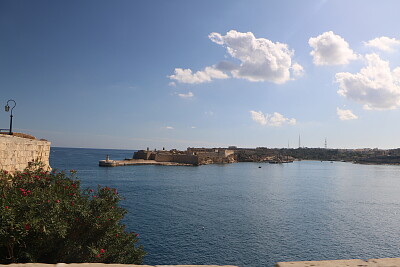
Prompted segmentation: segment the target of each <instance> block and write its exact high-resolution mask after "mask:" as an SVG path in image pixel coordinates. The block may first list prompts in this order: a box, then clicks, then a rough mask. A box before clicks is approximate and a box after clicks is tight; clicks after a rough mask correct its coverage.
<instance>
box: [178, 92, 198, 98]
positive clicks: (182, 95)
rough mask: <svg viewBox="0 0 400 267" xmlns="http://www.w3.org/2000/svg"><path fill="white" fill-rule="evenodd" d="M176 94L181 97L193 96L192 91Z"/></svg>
mask: <svg viewBox="0 0 400 267" xmlns="http://www.w3.org/2000/svg"><path fill="white" fill-rule="evenodd" d="M178 96H179V97H181V98H191V97H193V96H194V94H193V93H192V92H189V93H187V94H178Z"/></svg>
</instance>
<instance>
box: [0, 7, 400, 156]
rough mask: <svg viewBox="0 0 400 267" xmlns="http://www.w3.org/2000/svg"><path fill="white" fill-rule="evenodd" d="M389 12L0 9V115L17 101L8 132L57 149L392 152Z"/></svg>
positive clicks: (399, 39) (399, 103)
mask: <svg viewBox="0 0 400 267" xmlns="http://www.w3.org/2000/svg"><path fill="white" fill-rule="evenodd" d="M398 10H400V2H399V1H386V0H385V1H378V0H376V1H372V0H352V1H348V0H332V1H330V0H303V1H296V0H291V1H289V0H279V1H278V0H276V1H265V0H260V1H256V0H249V1H236V0H201V1H200V0H191V1H186V0H180V1H176V0H169V1H164V0H158V1H155V0H142V1H140V0H136V1H124V0H115V1H104V0H83V1H78V0H59V1H51V0H49V1H44V0H36V1H29V0H3V1H0V107H1V106H4V105H5V104H6V102H7V100H9V99H14V100H15V101H16V103H17V106H16V107H15V108H14V110H13V115H14V117H13V128H14V129H13V130H14V131H15V132H24V133H28V134H32V135H34V136H36V137H37V138H45V139H47V140H49V141H51V142H52V146H60V147H86V148H115V149H144V148H146V147H149V148H151V149H154V148H156V149H162V148H163V147H165V148H166V149H172V148H178V149H186V148H187V147H226V146H238V147H287V146H288V145H289V147H298V146H299V136H300V137H301V144H300V145H301V146H305V147H324V143H325V138H326V140H327V145H328V147H329V148H366V147H370V148H376V147H377V148H398V147H400V138H398V136H399V133H400V124H399V123H397V122H398V119H399V118H400V28H399V25H400V16H398ZM9 115H10V113H6V112H5V111H4V108H1V110H0V128H8V124H9Z"/></svg>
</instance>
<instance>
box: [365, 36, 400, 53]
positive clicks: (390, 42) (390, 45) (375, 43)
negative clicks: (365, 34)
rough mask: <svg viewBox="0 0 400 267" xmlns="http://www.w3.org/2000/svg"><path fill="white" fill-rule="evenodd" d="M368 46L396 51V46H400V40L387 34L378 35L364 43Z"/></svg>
mask: <svg viewBox="0 0 400 267" xmlns="http://www.w3.org/2000/svg"><path fill="white" fill-rule="evenodd" d="M364 44H365V45H366V46H369V47H375V48H378V49H380V50H382V51H385V52H393V51H395V49H394V47H396V46H400V40H396V39H395V38H389V37H386V36H382V37H378V38H375V39H373V40H369V41H368V42H365V43H364Z"/></svg>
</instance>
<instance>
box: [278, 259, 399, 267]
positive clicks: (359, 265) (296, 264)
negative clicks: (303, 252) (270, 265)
mask: <svg viewBox="0 0 400 267" xmlns="http://www.w3.org/2000/svg"><path fill="white" fill-rule="evenodd" d="M275 266H276V267H400V258H383V259H369V260H360V259H354V260H330V261H292V262H278V263H277V264H276V265H275Z"/></svg>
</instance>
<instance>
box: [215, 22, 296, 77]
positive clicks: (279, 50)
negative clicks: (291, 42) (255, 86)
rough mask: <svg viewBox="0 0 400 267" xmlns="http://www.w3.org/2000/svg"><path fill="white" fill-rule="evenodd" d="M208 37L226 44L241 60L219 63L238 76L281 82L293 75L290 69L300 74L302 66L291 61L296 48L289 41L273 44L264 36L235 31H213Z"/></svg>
mask: <svg viewBox="0 0 400 267" xmlns="http://www.w3.org/2000/svg"><path fill="white" fill-rule="evenodd" d="M209 38H210V40H211V41H213V42H214V43H216V44H219V45H222V46H224V47H226V50H227V52H228V53H229V55H230V56H231V57H233V58H235V59H238V60H239V61H240V64H234V63H231V62H228V63H227V62H226V61H224V62H222V64H221V63H220V64H218V65H217V67H218V68H220V69H221V70H224V71H230V72H231V73H232V75H233V77H235V78H242V79H246V80H248V81H252V82H261V81H270V82H274V83H277V84H281V83H285V82H287V81H289V80H290V79H291V78H293V77H291V75H290V70H291V69H293V70H294V71H295V72H296V73H297V74H299V70H300V67H301V66H300V65H299V64H297V63H294V62H292V57H293V55H294V51H293V50H289V48H288V45H287V44H283V43H279V42H277V43H273V42H272V41H270V40H268V39H265V38H256V37H255V36H254V34H253V33H251V32H247V33H242V32H238V31H235V30H231V31H229V32H227V33H226V35H221V34H219V33H216V32H213V33H211V34H210V35H209ZM294 64H296V65H295V66H294ZM294 78H295V77H294Z"/></svg>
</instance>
